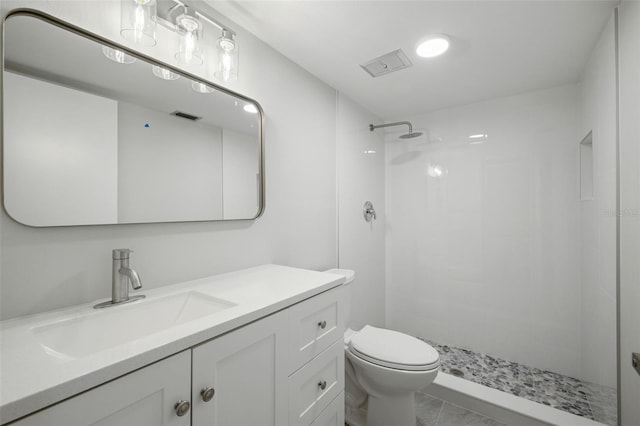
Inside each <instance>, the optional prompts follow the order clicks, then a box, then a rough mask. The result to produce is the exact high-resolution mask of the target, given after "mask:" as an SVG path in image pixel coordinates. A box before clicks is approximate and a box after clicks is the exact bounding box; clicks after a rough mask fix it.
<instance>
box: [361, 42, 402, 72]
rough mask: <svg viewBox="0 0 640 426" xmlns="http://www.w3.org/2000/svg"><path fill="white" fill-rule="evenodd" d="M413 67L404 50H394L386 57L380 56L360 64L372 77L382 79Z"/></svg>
mask: <svg viewBox="0 0 640 426" xmlns="http://www.w3.org/2000/svg"><path fill="white" fill-rule="evenodd" d="M412 65H413V64H412V63H411V61H410V60H409V58H407V55H405V54H404V52H403V51H402V49H398V50H394V51H393V52H390V53H387V54H386V55H382V56H378V57H377V58H374V59H372V60H370V61H369V62H367V63H365V64H360V66H361V67H362V69H363V70H365V71H366V72H368V73H369V75H371V77H380V76H381V75H385V74H389V73H390V72H394V71H399V70H401V69H404V68H409V67H410V66H412Z"/></svg>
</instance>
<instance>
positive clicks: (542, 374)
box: [427, 340, 617, 426]
mask: <svg viewBox="0 0 640 426" xmlns="http://www.w3.org/2000/svg"><path fill="white" fill-rule="evenodd" d="M427 343H429V344H430V345H431V346H433V347H434V348H436V349H437V350H438V352H439V353H440V362H441V364H442V371H444V372H445V373H450V374H452V371H451V370H452V369H458V370H460V371H461V372H462V373H464V376H463V377H464V378H465V379H467V380H471V381H472V382H476V383H480V384H481V385H485V386H488V387H490V388H494V389H498V390H500V391H503V392H508V393H510V394H512V395H516V396H520V397H522V398H527V399H529V400H531V401H534V402H537V403H540V404H545V405H549V406H551V407H554V408H557V409H560V410H564V411H567V412H569V413H572V414H576V415H578V416H583V417H586V418H589V419H591V420H595V421H598V422H601V423H604V424H607V425H610V426H614V425H616V424H617V420H616V418H617V408H616V404H617V402H616V401H617V396H616V390H615V389H611V388H607V387H605V386H600V385H597V384H594V383H587V382H583V381H580V380H578V379H574V378H572V377H568V376H563V375H561V374H557V373H553V372H551V371H544V370H540V369H538V368H534V367H528V366H526V365H521V364H517V363H515V362H511V361H505V360H503V359H500V358H494V357H492V356H489V355H484V354H480V353H475V352H472V351H469V350H466V349H461V348H456V347H454V346H448V345H441V344H438V343H436V342H432V341H429V340H427ZM427 424H428V423H427ZM443 424H444V423H443ZM461 424H463V423H461ZM464 424H466V423H464ZM474 424H475V423H474ZM479 424H484V423H479ZM487 424H493V423H487ZM438 426H439V424H438Z"/></svg>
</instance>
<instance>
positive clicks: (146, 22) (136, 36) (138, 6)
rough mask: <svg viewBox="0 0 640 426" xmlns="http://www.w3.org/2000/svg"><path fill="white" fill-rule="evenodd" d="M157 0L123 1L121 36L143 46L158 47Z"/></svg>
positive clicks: (121, 6) (121, 7)
mask: <svg viewBox="0 0 640 426" xmlns="http://www.w3.org/2000/svg"><path fill="white" fill-rule="evenodd" d="M156 7H157V5H156V0H122V1H121V3H120V35H122V37H123V38H124V39H125V40H128V41H130V42H131V43H134V44H138V45H141V46H155V45H156Z"/></svg>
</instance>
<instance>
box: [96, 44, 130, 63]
mask: <svg viewBox="0 0 640 426" xmlns="http://www.w3.org/2000/svg"><path fill="white" fill-rule="evenodd" d="M102 54H103V55H104V56H106V57H107V58H109V59H111V60H112V61H113V62H117V63H119V64H132V63H134V62H135V61H136V58H134V57H133V56H129V55H127V54H126V53H124V52H123V51H122V50H118V49H114V48H112V47H108V46H102Z"/></svg>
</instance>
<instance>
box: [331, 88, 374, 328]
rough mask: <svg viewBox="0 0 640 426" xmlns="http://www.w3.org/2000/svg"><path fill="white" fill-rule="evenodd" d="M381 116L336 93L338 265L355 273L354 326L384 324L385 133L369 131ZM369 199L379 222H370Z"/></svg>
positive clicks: (352, 303) (352, 309) (352, 290)
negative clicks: (365, 213)
mask: <svg viewBox="0 0 640 426" xmlns="http://www.w3.org/2000/svg"><path fill="white" fill-rule="evenodd" d="M380 122H381V120H380V119H379V118H378V117H376V116H374V115H373V114H372V113H370V112H369V111H367V110H365V109H364V108H362V107H360V106H359V105H358V104H356V103H355V102H353V101H351V100H350V99H349V98H347V97H346V96H344V95H343V94H339V95H338V129H337V135H336V143H337V159H338V195H339V201H338V217H339V222H338V223H339V225H338V226H339V238H338V240H339V242H340V246H339V264H340V267H341V268H344V269H353V270H355V271H356V280H355V281H354V284H353V285H351V286H350V291H351V301H350V303H351V317H352V318H351V324H348V325H349V326H350V327H352V328H354V329H360V328H361V327H362V326H363V325H365V324H371V325H374V326H379V327H384V326H385V300H384V298H385V261H384V259H385V244H384V239H385V222H386V220H385V194H384V191H385V189H384V138H383V135H384V134H383V132H380V131H378V132H373V133H372V132H370V131H369V124H370V123H380ZM365 201H371V202H372V203H373V206H374V207H375V209H376V216H377V219H376V220H372V221H371V222H369V223H368V222H366V221H365V220H364V217H363V214H362V213H363V211H362V208H363V205H364V203H365Z"/></svg>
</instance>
